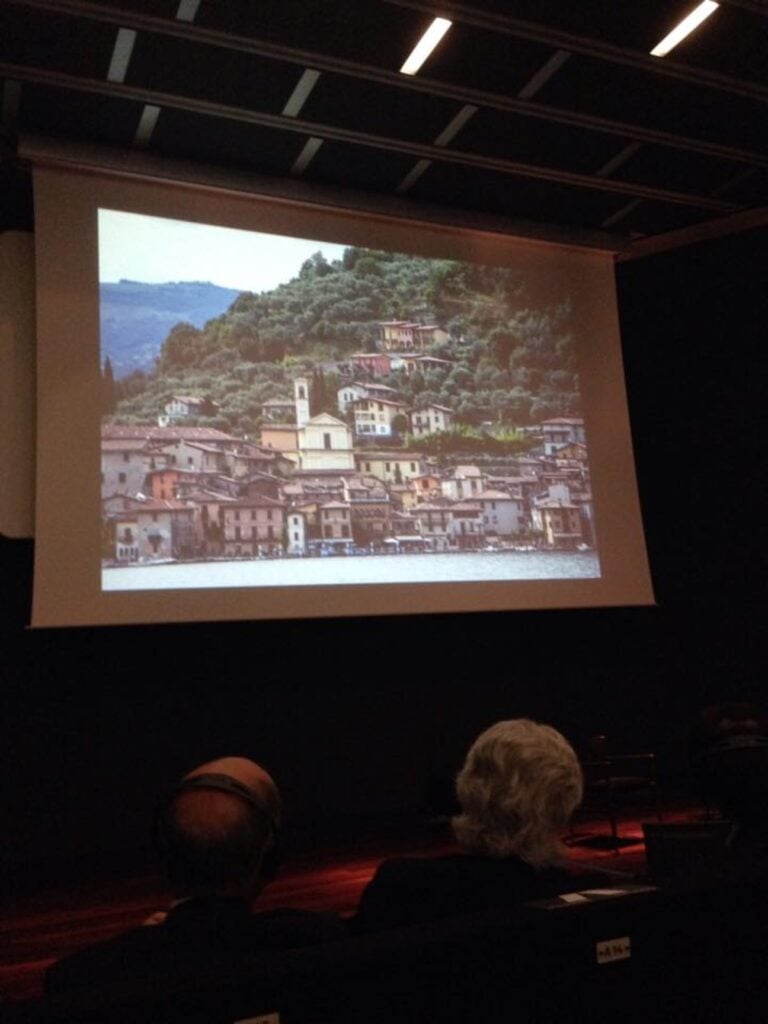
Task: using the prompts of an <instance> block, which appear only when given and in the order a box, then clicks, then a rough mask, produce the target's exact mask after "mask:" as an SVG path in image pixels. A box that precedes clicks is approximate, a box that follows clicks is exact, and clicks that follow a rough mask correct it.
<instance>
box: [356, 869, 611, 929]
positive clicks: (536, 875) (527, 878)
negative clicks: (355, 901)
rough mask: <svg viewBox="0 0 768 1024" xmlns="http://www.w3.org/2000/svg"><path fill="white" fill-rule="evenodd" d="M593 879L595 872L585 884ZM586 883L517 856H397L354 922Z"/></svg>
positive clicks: (539, 894)
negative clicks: (540, 867) (536, 868)
mask: <svg viewBox="0 0 768 1024" xmlns="http://www.w3.org/2000/svg"><path fill="white" fill-rule="evenodd" d="M585 877H586V876H585ZM592 883H594V879H593V877H592V876H591V875H590V876H589V879H588V880H587V881H586V882H584V885H588V884H592ZM580 887H582V884H581V882H580V881H578V880H575V879H574V876H573V875H571V874H570V873H569V872H567V871H565V870H563V869H559V868H548V869H546V870H543V871H537V870H535V869H534V868H532V867H531V866H530V864H527V863H525V862H524V861H522V860H520V859H518V858H517V857H506V858H503V859H494V858H491V857H483V856H476V855H472V854H454V855H448V856H444V857H432V858H416V857H413V858H393V859H391V860H386V861H383V862H382V863H381V864H380V865H379V867H378V869H377V871H376V873H375V875H374V877H373V878H372V879H371V881H370V882H369V884H368V885H367V886H366V888H365V890H364V892H363V894H362V897H361V899H360V905H359V907H358V911H357V914H356V915H355V917H354V918H353V919H352V921H351V922H350V928H351V930H352V931H354V932H357V933H359V932H366V931H373V930H376V929H379V928H387V927H396V926H407V925H410V924H417V923H420V922H426V921H433V920H438V919H440V918H445V917H453V916H458V915H460V914H472V913H476V912H480V911H484V910H498V909H504V908H510V907H514V906H517V905H519V904H520V903H523V902H525V901H526V900H533V899H541V898H544V897H547V896H552V895H556V894H557V893H562V892H567V891H569V890H573V889H576V888H580Z"/></svg>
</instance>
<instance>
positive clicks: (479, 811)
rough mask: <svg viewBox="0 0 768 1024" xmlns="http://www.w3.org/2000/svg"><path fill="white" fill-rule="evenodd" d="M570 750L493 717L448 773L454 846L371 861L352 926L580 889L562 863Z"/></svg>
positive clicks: (578, 785)
mask: <svg viewBox="0 0 768 1024" xmlns="http://www.w3.org/2000/svg"><path fill="white" fill-rule="evenodd" d="M582 789H583V782H582V774H581V768H580V765H579V761H578V758H577V757H576V754H575V753H574V751H573V748H572V747H571V745H570V744H569V743H568V741H567V740H566V739H565V737H564V736H562V735H561V734H560V733H559V732H558V731H557V730H556V729H553V728H552V727H551V726H549V725H542V724H539V723H538V722H533V721H530V720H529V719H526V718H517V719H511V720H508V721H502V722H497V723H496V724H495V725H492V726H491V727H490V728H489V729H486V730H485V732H483V733H481V735H480V736H478V738H477V739H476V740H475V742H474V743H473V744H472V746H471V747H470V749H469V752H468V754H467V757H466V760H465V762H464V766H463V768H462V769H461V771H460V772H459V774H458V777H457V779H456V795H457V798H458V802H459V807H460V808H461V813H460V814H459V815H457V816H456V817H455V818H454V819H453V822H452V824H453V831H454V835H455V837H456V840H457V842H458V844H459V847H460V851H459V852H457V853H453V854H448V855H445V856H441V857H430V858H415V857H414V858H410V857H409V858H406V857H404V858H393V859H391V860H387V861H384V862H383V863H382V864H380V865H379V868H378V870H377V871H376V874H375V875H374V877H373V879H372V880H371V882H370V883H369V884H368V886H367V887H366V889H365V891H364V892H363V895H362V898H361V900H360V906H359V908H358V912H357V915H356V917H355V918H354V920H353V922H352V924H353V928H354V929H355V930H357V931H369V930H372V929H376V928H382V927H388V926H396V925H408V924H413V923H417V922H420V921H430V920H435V919H438V918H444V917H449V916H453V915H458V914H467V913H472V912H475V911H482V910H490V909H493V908H504V907H511V906H514V905H517V904H519V903H521V902H524V901H526V900H531V899H537V898H544V897H548V896H554V895H557V894H559V893H564V892H569V891H572V890H574V889H578V888H582V887H587V886H588V885H589V884H592V883H593V882H594V879H593V878H592V877H591V876H587V875H586V874H585V876H584V879H587V878H589V881H584V880H582V883H583V884H580V882H579V881H576V880H575V879H574V875H573V873H572V871H566V870H565V862H566V855H565V849H564V847H563V845H562V842H561V839H560V836H561V834H562V833H563V832H564V831H565V830H566V828H567V826H568V822H569V820H570V818H571V815H572V814H573V812H574V811H575V809H576V808H577V807H578V805H579V803H580V801H581V797H582Z"/></svg>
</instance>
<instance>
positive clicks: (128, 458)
mask: <svg viewBox="0 0 768 1024" xmlns="http://www.w3.org/2000/svg"><path fill="white" fill-rule="evenodd" d="M130 461H131V456H130V455H129V454H128V452H123V462H130Z"/></svg>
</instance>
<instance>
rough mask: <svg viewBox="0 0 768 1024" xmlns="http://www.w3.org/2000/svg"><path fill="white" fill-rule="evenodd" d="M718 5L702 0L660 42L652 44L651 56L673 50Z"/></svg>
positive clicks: (664, 54)
mask: <svg viewBox="0 0 768 1024" xmlns="http://www.w3.org/2000/svg"><path fill="white" fill-rule="evenodd" d="M719 6H720V4H716V3H714V2H713V0H704V3H701V4H699V6H698V7H696V8H694V9H693V10H692V11H691V13H690V14H689V15H688V16H687V17H685V18H683V20H682V21H681V22H680V24H679V25H676V26H675V28H673V29H672V31H671V32H670V33H669V35H668V36H664V38H663V39H662V40H661V42H660V43H657V44H656V46H654V48H653V49H652V50H651V56H652V57H665V56H666V55H667V54H668V53H669V51H670V50H674V48H675V47H676V46H677V44H678V43H680V42H682V41H683V39H685V37H686V36H687V35H690V33H691V32H693V30H694V29H695V28H698V27H699V25H700V24H701V23H702V21H704V20H705V19H706V18H708V17H709V16H710V14H712V13H714V11H716V10H717V8H718V7H719Z"/></svg>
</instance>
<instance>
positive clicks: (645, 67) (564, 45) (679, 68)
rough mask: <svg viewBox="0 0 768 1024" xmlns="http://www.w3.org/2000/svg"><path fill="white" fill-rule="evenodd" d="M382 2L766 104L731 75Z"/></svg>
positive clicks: (463, 13) (511, 23)
mask: <svg viewBox="0 0 768 1024" xmlns="http://www.w3.org/2000/svg"><path fill="white" fill-rule="evenodd" d="M385 2H386V3H389V4H393V5H394V6H396V7H407V8H408V9H409V10H412V11H421V12H422V13H424V14H428V15H437V14H439V15H441V16H442V17H444V18H451V19H453V20H454V21H460V22H463V23H464V24H465V25H472V26H473V27H474V28H482V29H487V30H488V31H489V32H496V33H499V34H502V35H509V36H516V37H517V38H518V39H527V40H529V41H530V42H533V43H543V44H544V45H545V46H553V47H555V48H556V49H558V50H568V51H569V52H570V53H580V54H582V56H584V57H593V58H595V59H596V60H604V61H606V62H608V63H611V64H623V65H624V66H626V67H631V68H635V70H637V71H645V72H647V73H648V74H651V75H657V76H658V75H662V76H664V77H666V78H677V79H679V80H680V81H683V82H689V83H690V84H691V85H703V86H707V87H708V88H710V89H717V90H718V91H720V92H730V93H735V94H736V95H738V96H745V97H746V98H747V99H751V100H758V101H759V102H761V103H768V88H767V87H766V86H764V85H760V84H759V83H758V82H750V81H747V80H745V79H742V78H734V77H732V76H731V75H721V74H720V73H719V72H717V71H706V70H704V69H703V68H695V67H692V66H691V65H689V64H681V63H679V62H678V61H674V60H667V59H666V58H665V59H664V60H659V59H658V58H656V57H651V56H650V55H648V54H644V53H638V52H637V50H627V49H626V48H624V47H623V46H615V45H614V44H613V43H607V42H604V41H603V40H601V39H590V38H588V37H587V36H577V35H573V34H572V33H570V32H561V31H559V30H558V29H554V28H548V27H547V26H546V25H540V24H538V23H536V22H533V21H524V20H523V19H522V18H513V17H511V16H510V15H508V14H495V13H492V12H490V11H484V10H479V9H478V8H476V7H470V6H468V5H467V4H460V3H455V2H454V0H440V3H439V4H437V3H434V2H433V0H385Z"/></svg>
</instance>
